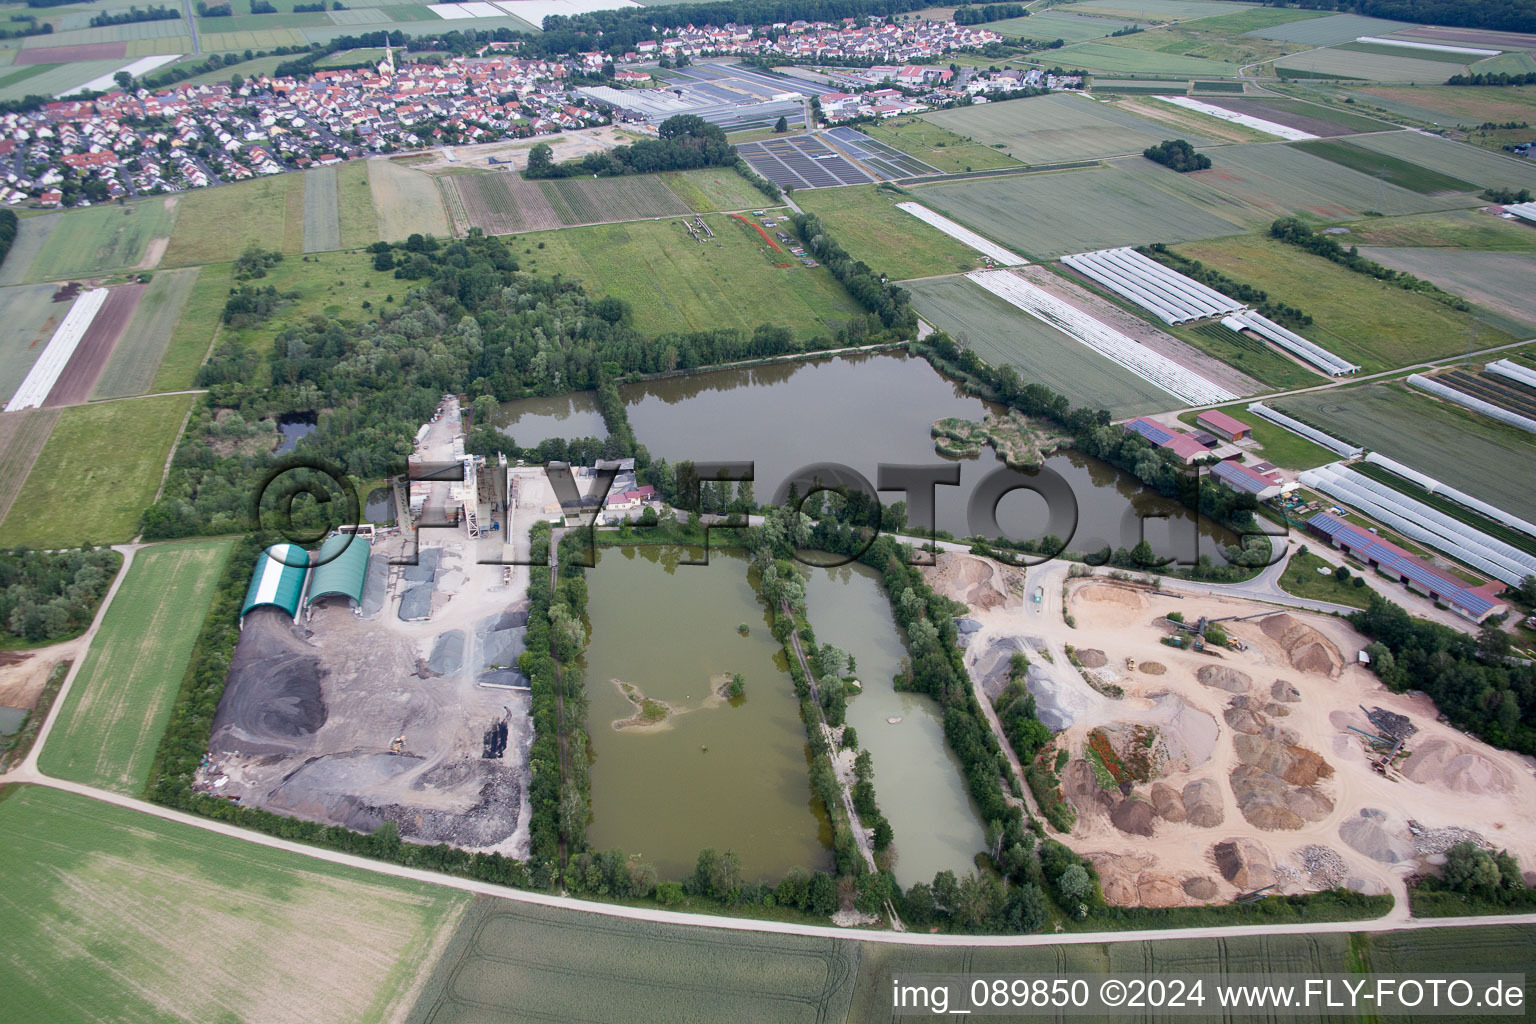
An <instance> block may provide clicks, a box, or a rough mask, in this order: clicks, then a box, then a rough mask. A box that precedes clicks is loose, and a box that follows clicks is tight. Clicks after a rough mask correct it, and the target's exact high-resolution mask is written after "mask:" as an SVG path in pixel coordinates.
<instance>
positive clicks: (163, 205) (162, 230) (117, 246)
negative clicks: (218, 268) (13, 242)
mask: <svg viewBox="0 0 1536 1024" xmlns="http://www.w3.org/2000/svg"><path fill="white" fill-rule="evenodd" d="M176 202H177V199H176V197H167V196H153V197H150V198H148V199H142V200H140V201H138V202H136V203H129V204H125V205H123V206H118V205H117V204H115V203H114V204H111V205H102V206H92V207H90V208H88V209H84V210H70V211H69V212H68V213H64V214H60V215H59V216H60V220H59V222H58V223H57V224H56V225H55V226H54V228H53V229H52V230H51V231H50V232H49V233H48V238H47V241H46V243H45V244H44V245H43V247H42V251H40V252H39V253H38V254H37V257H36V258H35V259H34V260H33V261H32V265H31V266H30V267H29V268H28V269H27V278H28V279H29V280H32V281H67V280H70V279H79V278H85V277H98V276H102V275H105V274H108V273H111V272H114V271H122V270H129V269H132V268H134V267H135V266H137V265H138V264H139V263H140V261H141V260H143V259H144V253H145V250H146V249H147V248H148V246H149V244H150V242H151V241H152V240H153V239H156V238H164V237H166V236H167V235H169V234H171V221H172V217H171V209H170V206H173V205H175V203H176ZM168 204H169V205H168Z"/></svg>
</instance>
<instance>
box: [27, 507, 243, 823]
mask: <svg viewBox="0 0 1536 1024" xmlns="http://www.w3.org/2000/svg"><path fill="white" fill-rule="evenodd" d="M233 543H234V542H233V541H232V540H230V539H228V538H223V539H219V540H198V541H184V542H180V543H174V544H155V545H152V546H150V547H145V548H141V549H140V550H139V551H138V553H137V554H135V555H134V558H133V564H132V565H131V566H130V567H129V569H128V576H127V578H126V579H124V580H123V582H122V585H121V586H120V587H119V588H118V592H117V595H116V596H115V597H114V598H113V600H112V604H111V605H110V606H109V607H108V608H107V613H106V616H105V617H104V618H103V619H102V623H101V629H100V631H99V632H97V634H96V637H95V639H94V640H92V641H91V647H90V653H89V654H87V655H86V659H85V664H84V665H82V666H81V668H80V671H79V673H78V674H77V675H76V676H75V681H74V682H73V683H72V684H70V688H69V696H68V698H67V700H66V701H65V704H64V707H63V709H62V711H61V712H60V715H59V718H58V722H57V724H55V726H54V728H53V731H52V732H51V733H50V734H49V735H48V742H47V744H46V745H45V746H44V747H43V752H42V755H41V756H40V757H39V758H38V767H39V768H40V769H41V770H42V771H43V772H44V773H45V774H48V775H53V776H57V777H58V778H61V779H71V780H73V781H75V782H83V783H86V784H88V785H92V786H100V787H102V788H103V789H110V790H114V791H116V792H119V793H126V794H128V795H129V796H137V795H139V794H140V793H141V792H142V791H143V789H144V786H145V784H146V782H147V781H148V779H149V767H150V762H151V761H152V760H153V759H154V756H155V748H156V747H157V746H159V743H160V735H161V734H162V733H163V732H164V731H165V726H166V723H167V722H168V721H169V719H170V714H171V705H172V704H173V703H174V701H175V699H176V694H177V692H178V691H179V690H180V688H181V681H182V677H183V676H185V675H186V671H187V662H188V659H190V658H191V656H192V644H193V641H194V640H196V638H197V631H198V629H199V627H200V626H201V624H202V621H203V619H204V618H205V617H206V616H207V614H208V605H209V603H210V602H211V601H212V600H213V588H214V584H215V583H217V582H218V579H219V573H220V570H221V569H222V568H223V565H224V560H225V559H226V558H227V557H228V555H229V549H230V546H231V545H232V544H233Z"/></svg>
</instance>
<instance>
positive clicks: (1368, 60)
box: [1272, 49, 1455, 82]
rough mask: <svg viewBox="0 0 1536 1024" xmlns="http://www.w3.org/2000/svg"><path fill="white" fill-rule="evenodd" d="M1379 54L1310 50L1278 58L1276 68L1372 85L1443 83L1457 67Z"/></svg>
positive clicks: (1414, 58)
mask: <svg viewBox="0 0 1536 1024" xmlns="http://www.w3.org/2000/svg"><path fill="white" fill-rule="evenodd" d="M1409 53H1411V51H1406V50H1405V51H1404V54H1405V55H1404V56H1401V57H1399V56H1394V55H1386V54H1375V53H1351V52H1349V51H1346V50H1337V49H1324V50H1307V51H1305V52H1302V53H1294V54H1291V55H1290V56H1289V57H1279V58H1276V60H1275V62H1274V64H1273V65H1272V66H1273V67H1274V68H1275V70H1276V71H1277V72H1278V73H1280V74H1282V75H1283V74H1285V73H1286V71H1288V70H1291V69H1296V70H1299V71H1304V72H1311V73H1312V74H1315V75H1321V76H1324V77H1339V78H1363V79H1365V80H1366V81H1371V82H1443V81H1445V80H1446V79H1447V78H1449V77H1450V76H1451V75H1452V74H1453V73H1454V72H1455V66H1454V65H1450V64H1446V63H1444V62H1441V61H1434V60H1424V59H1422V58H1420V57H1413V56H1408V55H1407V54H1409Z"/></svg>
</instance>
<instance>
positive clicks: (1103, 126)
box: [918, 93, 1209, 165]
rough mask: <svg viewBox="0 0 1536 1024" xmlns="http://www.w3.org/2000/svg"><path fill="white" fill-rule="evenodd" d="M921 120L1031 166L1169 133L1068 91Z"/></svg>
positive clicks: (1118, 150)
mask: <svg viewBox="0 0 1536 1024" xmlns="http://www.w3.org/2000/svg"><path fill="white" fill-rule="evenodd" d="M923 120H925V121H928V122H929V123H931V124H936V125H938V126H939V127H941V128H946V129H948V130H949V131H952V132H955V133H957V134H959V135H964V136H966V137H968V138H972V139H975V140H976V141H977V142H980V143H982V144H984V145H987V146H991V145H993V144H995V143H1001V144H1002V145H1003V147H1004V148H1003V150H1002V152H1005V153H1008V154H1010V155H1012V156H1013V157H1014V158H1015V159H1018V160H1022V161H1023V162H1024V163H1027V164H1033V165H1040V164H1058V163H1067V162H1071V161H1076V160H1091V159H1095V158H1099V157H1109V156H1119V155H1124V154H1127V153H1136V154H1140V153H1141V151H1142V150H1143V149H1146V148H1147V147H1148V146H1152V145H1156V144H1157V143H1159V142H1161V141H1162V140H1163V139H1164V138H1165V137H1166V136H1167V128H1166V127H1164V126H1163V125H1159V124H1156V123H1155V122H1152V121H1148V120H1146V119H1144V118H1140V117H1136V116H1135V115H1133V114H1127V113H1125V112H1124V111H1120V110H1116V109H1115V108H1114V107H1112V106H1110V105H1109V104H1107V103H1096V102H1094V101H1092V100H1088V99H1084V98H1083V97H1081V96H1075V95H1072V94H1069V93H1063V94H1057V95H1051V96H1035V97H1032V98H1030V99H1024V100H1009V101H1007V102H1005V103H989V104H987V105H986V106H981V107H959V108H956V109H954V110H944V111H939V112H938V113H934V114H927V115H924V117H923ZM1189 141H1190V142H1192V143H1194V144H1195V145H1203V144H1205V143H1207V142H1208V141H1209V140H1207V139H1203V138H1199V137H1194V138H1191V139H1190V140H1189ZM918 155H919V156H920V155H921V154H918ZM923 159H926V157H923Z"/></svg>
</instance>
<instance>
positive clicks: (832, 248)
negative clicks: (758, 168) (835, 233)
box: [793, 213, 917, 338]
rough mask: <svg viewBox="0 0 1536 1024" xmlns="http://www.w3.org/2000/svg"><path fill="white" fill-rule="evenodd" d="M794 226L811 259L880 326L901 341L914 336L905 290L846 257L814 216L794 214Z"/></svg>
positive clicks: (912, 315)
mask: <svg viewBox="0 0 1536 1024" xmlns="http://www.w3.org/2000/svg"><path fill="white" fill-rule="evenodd" d="M793 223H794V225H795V231H796V232H797V233H798V234H799V235H800V239H801V240H802V241H803V242H805V247H806V249H807V250H809V251H810V253H811V255H812V256H815V257H816V258H817V259H818V260H820V261H821V262H822V263H824V264H826V267H827V269H828V270H830V271H831V272H832V276H833V277H835V278H837V279H838V280H839V281H841V282H842V284H843V287H844V288H846V289H848V294H849V295H852V296H853V298H854V300H855V301H857V302H858V304H859V305H861V306H863V307H864V308H865V309H867V310H869V312H870V313H872V314H874V315H875V316H877V317H879V318H880V323H881V325H882V326H884V327H885V328H886V329H887V330H890V331H893V332H895V334H896V335H897V336H899V337H903V338H911V337H913V336H914V335H915V334H916V332H917V314H916V313H915V312H914V311H913V310H912V298H911V296H910V295H908V294H907V291H906V289H905V288H900V287H898V286H897V285H896V283H895V282H893V281H891V280H889V279H888V278H887V277H886V276H885V275H884V274H881V273H879V272H877V271H875V270H872V269H870V267H869V266H868V265H867V264H866V263H864V261H862V260H855V259H854V258H853V257H851V256H849V255H848V253H847V251H846V250H845V249H844V248H843V247H842V246H841V245H838V244H837V239H835V238H833V237H832V235H831V234H830V233H829V232H828V231H827V229H826V226H825V225H823V224H822V223H821V218H819V217H817V216H816V215H815V214H814V213H797V214H795V216H794V217H793Z"/></svg>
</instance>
